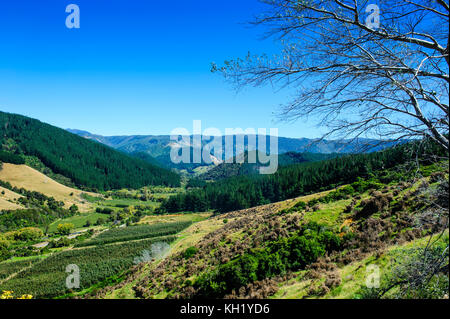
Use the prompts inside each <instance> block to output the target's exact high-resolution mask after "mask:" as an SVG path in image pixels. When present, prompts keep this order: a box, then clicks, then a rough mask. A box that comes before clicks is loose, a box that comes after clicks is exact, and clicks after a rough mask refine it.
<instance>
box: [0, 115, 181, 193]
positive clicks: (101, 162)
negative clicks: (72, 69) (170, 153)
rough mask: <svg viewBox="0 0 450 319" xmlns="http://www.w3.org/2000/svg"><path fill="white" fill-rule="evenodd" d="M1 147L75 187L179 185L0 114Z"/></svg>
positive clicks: (172, 177) (103, 149) (158, 171)
mask: <svg viewBox="0 0 450 319" xmlns="http://www.w3.org/2000/svg"><path fill="white" fill-rule="evenodd" d="M0 144H1V145H2V150H3V151H5V152H8V153H11V154H14V155H26V156H34V157H37V158H38V159H39V160H40V161H41V162H42V163H43V164H44V165H45V166H46V167H48V168H49V169H50V170H52V171H53V172H54V173H56V174H61V175H63V176H65V177H67V178H69V179H70V180H71V181H72V182H73V183H74V184H75V185H76V186H78V187H87V188H91V189H94V188H95V189H99V190H109V189H120V188H126V187H130V188H140V187H142V186H146V185H167V186H178V185H179V183H180V179H179V177H178V175H176V174H175V173H172V172H170V171H168V170H166V169H163V168H161V167H157V166H154V165H151V164H149V163H147V162H145V161H143V160H140V159H137V158H132V157H129V156H127V155H125V154H123V153H120V152H118V151H115V150H113V149H111V148H109V147H107V146H104V145H102V144H100V143H97V142H93V141H89V140H87V139H85V138H82V137H80V136H77V135H75V134H72V133H69V132H67V131H65V130H62V129H59V128H57V127H54V126H51V125H48V124H45V123H42V122H40V121H38V120H35V119H31V118H28V117H25V116H21V115H17V114H10V113H4V112H0ZM2 154H3V153H2ZM2 158H3V159H6V156H5V155H4V154H3V155H2ZM12 159H13V160H15V157H13V158H12Z"/></svg>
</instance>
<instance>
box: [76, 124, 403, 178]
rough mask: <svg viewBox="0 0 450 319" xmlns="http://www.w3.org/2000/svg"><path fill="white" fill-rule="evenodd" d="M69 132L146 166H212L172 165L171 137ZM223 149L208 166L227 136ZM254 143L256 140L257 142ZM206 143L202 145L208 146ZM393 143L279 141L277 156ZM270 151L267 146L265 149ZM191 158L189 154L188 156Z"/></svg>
mask: <svg viewBox="0 0 450 319" xmlns="http://www.w3.org/2000/svg"><path fill="white" fill-rule="evenodd" d="M68 131H69V132H71V133H74V134H77V135H79V136H82V137H84V138H87V139H90V140H94V141H97V142H99V143H102V144H105V145H108V146H110V147H112V148H115V149H117V150H119V151H122V152H124V153H128V154H131V155H134V156H137V157H139V158H141V159H145V160H147V161H149V162H153V163H159V164H160V165H161V166H164V167H169V168H177V169H179V170H187V171H188V172H192V171H193V170H195V169H196V168H198V167H201V166H205V165H206V166H210V165H211V164H206V163H200V164H184V163H180V164H174V163H172V161H171V160H170V149H171V145H173V144H174V143H176V142H174V141H172V140H171V139H170V135H129V136H102V135H98V134H92V133H90V132H87V131H82V130H77V129H68ZM190 137H191V144H190V145H189V146H190V147H191V151H192V150H193V149H195V148H196V146H194V143H192V136H190ZM221 139H222V145H223V147H222V149H221V150H219V151H218V152H217V153H216V154H219V155H218V156H217V157H215V156H213V155H212V154H210V159H211V162H212V163H213V164H214V165H219V164H220V163H222V162H223V161H225V159H226V158H225V157H226V156H225V147H224V146H225V141H226V136H222V137H221ZM256 140H258V139H257V138H256ZM233 141H234V145H233V150H234V152H233V155H232V157H236V156H237V155H239V154H236V150H235V144H236V136H234V137H233ZM207 143H208V141H202V145H205V144H207ZM394 144H395V143H394V142H389V141H388V142H383V141H380V140H375V139H361V138H360V139H355V140H340V141H337V140H319V139H308V138H288V137H279V138H278V154H284V153H288V152H295V153H306V152H307V153H319V154H333V153H338V154H342V153H361V152H374V151H379V150H382V149H384V148H387V147H391V146H393V145H394ZM267 148H269V146H267ZM254 150H257V149H255V148H254V147H248V137H245V139H244V150H243V151H244V152H247V151H254ZM191 154H192V152H191Z"/></svg>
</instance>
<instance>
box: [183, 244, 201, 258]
mask: <svg viewBox="0 0 450 319" xmlns="http://www.w3.org/2000/svg"><path fill="white" fill-rule="evenodd" d="M197 251H198V249H197V248H196V247H193V246H192V247H189V248H187V249H186V250H185V251H184V258H185V259H189V258H191V257H192V256H194V255H195V254H196V253H197Z"/></svg>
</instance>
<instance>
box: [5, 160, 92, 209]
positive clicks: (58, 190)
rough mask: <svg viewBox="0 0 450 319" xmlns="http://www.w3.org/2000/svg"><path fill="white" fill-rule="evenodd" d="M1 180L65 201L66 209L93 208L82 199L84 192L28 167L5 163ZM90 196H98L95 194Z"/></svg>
mask: <svg viewBox="0 0 450 319" xmlns="http://www.w3.org/2000/svg"><path fill="white" fill-rule="evenodd" d="M0 180H3V181H5V182H10V183H11V185H12V186H15V187H19V188H21V187H23V188H25V189H26V190H30V191H37V192H40V193H43V194H44V195H46V196H49V197H54V198H55V199H56V200H58V201H63V202H64V203H65V204H66V205H65V206H66V207H70V206H71V205H72V204H76V205H77V206H78V207H79V208H80V211H87V210H89V209H90V208H91V205H90V204H89V203H88V202H86V201H85V200H84V199H82V198H81V193H83V192H82V191H80V190H78V189H74V188H70V187H67V186H64V185H62V184H60V183H57V182H55V181H54V180H52V179H51V178H49V177H47V176H46V175H44V174H42V173H40V172H38V171H37V170H35V169H33V168H31V167H29V166H26V165H14V164H9V163H4V164H3V169H1V170H0ZM71 193H73V195H72V196H70V194H71ZM84 193H86V192H84ZM89 194H90V195H92V196H96V194H94V193H89Z"/></svg>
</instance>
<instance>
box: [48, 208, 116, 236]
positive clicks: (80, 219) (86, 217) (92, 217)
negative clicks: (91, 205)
mask: <svg viewBox="0 0 450 319" xmlns="http://www.w3.org/2000/svg"><path fill="white" fill-rule="evenodd" d="M108 216H109V215H107V214H100V213H95V212H91V213H82V214H81V215H76V216H72V217H68V218H64V219H59V220H56V221H54V222H53V223H51V224H50V225H49V227H48V232H49V233H55V232H56V230H57V227H58V225H59V224H63V223H70V224H73V225H74V226H75V227H74V229H75V230H80V229H83V228H86V227H85V225H86V222H87V221H89V222H90V223H91V225H95V223H96V222H97V221H98V219H100V218H101V219H103V220H106V219H107V218H108Z"/></svg>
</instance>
